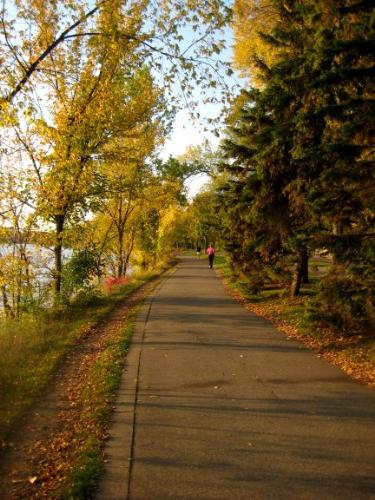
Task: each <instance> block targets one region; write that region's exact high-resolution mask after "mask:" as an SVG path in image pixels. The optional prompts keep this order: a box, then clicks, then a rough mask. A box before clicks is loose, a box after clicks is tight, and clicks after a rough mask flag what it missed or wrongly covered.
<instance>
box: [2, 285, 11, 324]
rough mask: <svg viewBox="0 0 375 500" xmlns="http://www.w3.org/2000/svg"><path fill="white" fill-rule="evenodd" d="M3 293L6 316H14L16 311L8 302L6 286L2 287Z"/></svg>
mask: <svg viewBox="0 0 375 500" xmlns="http://www.w3.org/2000/svg"><path fill="white" fill-rule="evenodd" d="M1 294H2V296H3V306H4V311H5V316H7V317H11V318H14V313H13V310H12V308H11V307H10V305H9V302H8V295H7V291H6V288H5V286H2V287H1Z"/></svg>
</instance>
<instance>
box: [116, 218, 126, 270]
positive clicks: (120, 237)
mask: <svg viewBox="0 0 375 500" xmlns="http://www.w3.org/2000/svg"><path fill="white" fill-rule="evenodd" d="M117 235H118V255H117V277H118V278H121V276H124V274H123V273H124V263H125V259H124V231H123V229H122V228H119V229H118V231H117Z"/></svg>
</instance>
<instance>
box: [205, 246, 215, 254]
mask: <svg viewBox="0 0 375 500" xmlns="http://www.w3.org/2000/svg"><path fill="white" fill-rule="evenodd" d="M206 252H207V255H215V249H214V248H213V247H208V248H207V250H206Z"/></svg>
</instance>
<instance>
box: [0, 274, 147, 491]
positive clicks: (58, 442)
mask: <svg viewBox="0 0 375 500" xmlns="http://www.w3.org/2000/svg"><path fill="white" fill-rule="evenodd" d="M154 286H155V283H149V284H147V285H145V286H143V287H142V288H141V289H139V290H137V291H136V292H134V293H133V294H132V295H131V296H130V297H128V298H127V299H126V300H124V301H123V302H122V303H120V304H119V305H118V306H117V307H116V308H115V309H114V310H113V311H112V312H111V313H110V314H109V315H108V316H107V318H106V319H105V320H102V321H101V322H100V323H99V324H98V325H97V326H96V327H94V328H91V329H90V330H89V331H87V332H86V333H85V334H84V335H83V337H81V339H80V341H79V342H78V343H77V345H76V346H75V347H74V349H73V350H72V351H71V352H70V353H69V354H68V355H67V356H66V357H65V359H64V360H63V362H62V363H61V366H60V368H59V369H58V371H57V373H56V374H55V375H54V376H53V378H52V380H51V381H50V382H49V383H48V385H47V387H46V388H45V390H44V391H43V394H42V395H41V396H40V398H39V399H38V401H36V402H35V403H34V405H33V406H32V408H31V409H30V410H29V411H28V412H27V414H26V415H25V416H24V418H23V420H22V421H21V422H20V424H19V425H18V428H17V429H16V430H15V431H14V432H13V433H12V434H11V436H10V438H9V440H8V445H7V447H6V448H5V449H4V450H3V451H2V453H1V457H0V478H1V486H0V498H1V499H2V500H13V499H26V498H27V499H34V498H53V497H54V493H53V492H54V491H55V490H56V489H57V488H58V486H59V485H60V484H61V483H62V482H63V481H64V479H65V477H66V475H67V473H68V472H69V469H70V467H71V465H70V464H71V463H72V458H73V455H74V454H75V453H76V451H77V449H78V448H79V446H80V445H81V444H82V436H81V435H80V434H79V433H78V425H77V424H78V423H79V422H80V423H81V424H82V418H85V417H84V416H83V415H82V398H81V394H82V390H83V389H84V388H85V386H86V384H87V377H88V373H89V371H90V368H91V367H92V366H93V364H94V363H95V361H96V359H97V357H98V355H99V354H100V353H101V352H102V350H103V349H104V348H105V344H106V339H107V337H108V336H109V335H110V333H111V332H113V330H114V329H121V328H122V327H123V324H124V322H125V320H126V318H127V317H128V315H129V313H130V312H131V311H132V308H134V307H135V306H136V304H138V303H139V302H140V301H141V300H142V299H143V298H144V297H145V296H146V295H147V294H148V293H149V292H150V291H151V290H152V288H153V287H154ZM87 426H90V422H89V421H88V422H87ZM80 429H82V425H81V426H80ZM80 432H81V431H80Z"/></svg>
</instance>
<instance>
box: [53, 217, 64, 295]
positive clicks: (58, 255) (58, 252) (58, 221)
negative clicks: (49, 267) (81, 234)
mask: <svg viewBox="0 0 375 500" xmlns="http://www.w3.org/2000/svg"><path fill="white" fill-rule="evenodd" d="M64 223H65V217H64V215H56V216H55V247H54V254H55V269H54V285H55V296H56V297H59V296H60V294H61V278H62V248H63V230H64Z"/></svg>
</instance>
